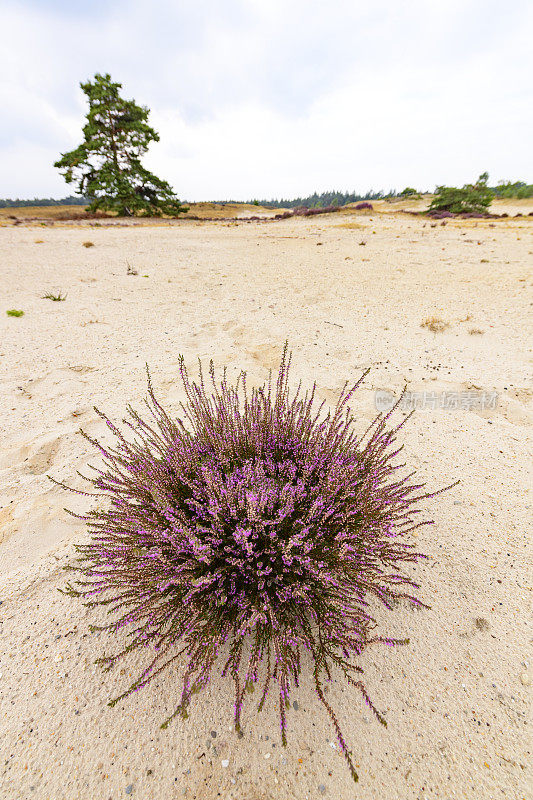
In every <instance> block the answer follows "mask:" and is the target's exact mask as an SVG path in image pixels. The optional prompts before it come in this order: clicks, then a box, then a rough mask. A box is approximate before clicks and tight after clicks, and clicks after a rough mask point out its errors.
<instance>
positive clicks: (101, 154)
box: [54, 73, 188, 216]
mask: <svg viewBox="0 0 533 800" xmlns="http://www.w3.org/2000/svg"><path fill="white" fill-rule="evenodd" d="M80 86H81V88H82V90H83V92H84V94H85V95H86V97H87V100H88V102H89V111H88V113H87V122H86V124H85V126H84V128H83V142H82V143H81V144H80V145H79V146H78V147H76V149H75V150H71V151H70V152H68V153H63V154H62V155H61V158H60V159H59V160H58V161H56V162H55V164H54V166H55V167H57V168H58V169H59V170H61V173H62V175H63V176H64V178H65V180H66V181H67V183H73V182H77V184H78V187H77V190H78V193H79V194H81V195H83V196H85V197H89V198H90V201H91V202H90V204H89V206H88V209H87V210H88V211H111V212H115V213H117V214H118V215H119V216H134V215H141V216H160V215H161V214H169V215H171V216H176V215H177V214H179V213H182V212H184V211H187V210H188V209H187V208H185V207H184V206H183V205H182V204H181V203H180V201H179V200H178V198H177V197H176V195H175V194H174V192H173V190H172V188H171V186H170V185H169V184H168V183H167V182H166V181H163V180H161V179H160V178H157V177H156V176H155V175H153V174H152V173H151V172H149V171H148V170H147V169H146V168H145V167H143V165H142V163H141V158H142V157H143V156H144V155H145V153H146V151H147V150H148V146H149V145H150V143H151V142H157V141H159V135H158V133H156V131H155V130H154V129H153V128H151V127H150V126H149V125H148V115H149V113H150V112H149V110H148V108H146V106H139V105H137V104H136V103H135V101H133V100H124V99H123V98H122V97H121V96H120V92H119V90H120V89H121V88H122V84H121V83H115V82H114V81H112V80H111V75H109V74H105V75H100V74H99V73H97V74H96V75H95V76H94V80H93V81H87V83H80Z"/></svg>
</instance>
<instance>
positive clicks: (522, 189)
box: [494, 181, 533, 200]
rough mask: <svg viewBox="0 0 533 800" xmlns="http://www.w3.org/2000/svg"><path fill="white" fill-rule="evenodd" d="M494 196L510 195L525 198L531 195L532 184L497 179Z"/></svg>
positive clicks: (532, 192) (532, 193)
mask: <svg viewBox="0 0 533 800" xmlns="http://www.w3.org/2000/svg"><path fill="white" fill-rule="evenodd" d="M494 193H495V195H496V197H512V198H516V199H518V200H526V199H527V198H529V197H533V184H530V183H525V182H524V181H515V182H514V183H513V182H512V181H498V185H497V186H496V188H495V189H494Z"/></svg>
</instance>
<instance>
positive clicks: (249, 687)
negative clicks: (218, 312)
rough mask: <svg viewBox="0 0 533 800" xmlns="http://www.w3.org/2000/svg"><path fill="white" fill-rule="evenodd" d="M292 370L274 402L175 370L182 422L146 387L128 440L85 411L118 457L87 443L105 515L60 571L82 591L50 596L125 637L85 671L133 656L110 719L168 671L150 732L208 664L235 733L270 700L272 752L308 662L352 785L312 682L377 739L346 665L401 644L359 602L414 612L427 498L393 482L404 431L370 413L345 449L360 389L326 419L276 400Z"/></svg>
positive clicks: (270, 393) (292, 400) (185, 703)
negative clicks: (176, 691) (336, 679)
mask: <svg viewBox="0 0 533 800" xmlns="http://www.w3.org/2000/svg"><path fill="white" fill-rule="evenodd" d="M290 363H291V357H290V355H288V354H287V345H285V348H284V351H283V356H282V360H281V364H280V368H279V373H278V376H277V381H276V385H275V387H272V381H271V377H269V380H268V383H267V384H265V385H263V386H262V387H260V388H254V389H253V390H252V391H251V392H249V391H248V389H247V383H246V373H244V372H241V374H240V375H239V377H238V378H237V380H236V383H235V384H234V385H231V384H230V383H228V380H227V377H226V369H224V372H223V377H222V379H221V380H217V378H216V376H215V370H214V366H213V362H212V361H211V362H210V369H209V374H210V377H211V384H212V388H211V390H210V391H208V390H207V389H206V387H205V384H204V379H203V375H202V368H201V363H200V377H199V383H196V382H194V381H191V380H190V379H189V376H188V373H187V370H186V368H185V364H184V359H183V357H182V356H180V375H181V379H182V382H183V386H184V390H185V395H186V401H185V403H184V404H181V411H182V416H181V417H180V418H178V419H172V418H171V417H170V416H169V415H168V413H167V412H166V411H165V410H164V409H163V407H162V406H161V405H160V403H159V402H158V400H157V399H156V397H155V395H154V392H153V389H152V385H151V380H150V375H148V392H149V399H148V400H147V404H148V407H149V409H150V411H151V414H152V416H153V420H151V421H150V423H148V422H145V421H144V420H143V419H142V418H141V417H140V416H139V414H138V413H137V412H135V411H134V410H133V409H132V408H131V407H129V406H128V413H129V415H130V416H129V419H128V420H124V422H125V423H126V424H127V425H128V426H129V428H130V430H132V431H133V433H134V434H135V439H134V441H133V442H130V441H128V440H127V439H126V438H125V437H124V435H123V433H122V432H121V431H120V430H119V429H118V428H117V427H116V426H115V425H113V424H112V423H111V422H110V421H109V420H108V419H107V417H106V416H105V415H104V414H102V413H101V412H100V411H97V413H98V414H99V415H100V416H101V418H102V419H104V420H105V421H106V423H107V425H108V427H109V428H110V430H111V431H112V433H113V434H114V436H115V437H116V439H117V443H116V445H115V447H114V448H111V447H104V446H103V445H101V444H100V443H98V442H97V441H95V440H93V439H91V438H89V437H88V436H86V438H87V439H88V440H89V441H90V442H91V443H92V444H93V445H95V446H96V447H97V448H98V449H99V451H100V453H101V455H102V456H103V457H104V464H103V466H102V467H101V468H99V469H97V470H96V471H95V476H94V477H92V478H90V479H89V478H87V480H89V481H90V482H91V483H92V484H93V486H94V488H95V489H96V490H97V494H100V495H104V496H105V497H106V498H107V499H108V500H109V504H108V507H107V508H106V509H105V510H94V511H91V512H90V513H89V514H88V515H87V516H84V517H81V518H82V519H84V520H86V521H87V525H88V531H89V533H90V534H91V537H90V539H89V540H88V543H85V544H82V545H79V546H77V547H76V550H77V552H78V558H77V560H76V562H75V563H74V564H70V565H69V566H68V567H67V569H71V570H74V571H78V572H80V573H81V577H80V578H79V579H78V580H76V581H74V582H73V583H71V584H68V585H67V587H66V588H65V590H63V591H64V592H65V593H66V594H70V595H72V596H75V597H81V598H82V599H83V600H84V601H85V604H86V605H89V606H93V605H95V606H97V605H105V606H107V609H108V612H109V614H111V615H112V620H111V621H109V622H107V624H104V625H101V626H92V630H97V631H107V632H108V633H110V634H114V633H116V632H118V631H119V630H121V629H124V632H125V633H126V641H127V644H126V645H125V646H124V647H122V649H120V650H119V652H117V653H115V654H114V655H111V656H104V657H103V658H101V659H99V662H100V663H101V664H102V665H103V666H104V667H105V668H106V669H111V668H112V667H113V666H114V665H115V664H116V663H117V662H118V661H121V660H122V659H123V658H124V657H125V656H127V654H129V653H132V652H133V651H135V650H140V651H142V652H146V654H147V661H146V663H145V664H144V665H143V667H142V668H140V670H142V671H140V674H139V676H138V678H137V679H136V680H135V681H134V682H133V684H131V686H129V687H128V688H127V689H126V690H125V691H124V692H122V693H121V694H120V695H119V697H117V698H115V699H114V700H112V701H111V702H110V705H114V704H115V703H117V702H118V701H120V700H122V699H123V698H125V697H127V696H128V695H130V694H131V693H132V692H134V691H136V690H138V689H140V688H142V687H143V686H145V685H146V684H147V683H149V682H150V681H151V680H152V679H153V678H154V677H156V676H157V675H158V674H159V673H161V672H162V671H163V670H165V669H166V668H169V667H170V666H171V665H172V666H173V667H177V666H178V663H181V679H180V681H181V698H180V700H179V702H177V705H176V706H175V707H174V710H173V712H172V713H171V714H170V716H169V717H168V719H167V720H166V721H165V722H164V723H163V725H162V727H166V726H167V725H168V723H169V722H170V721H171V720H172V718H173V717H175V716H176V715H177V714H181V715H182V716H183V717H187V716H188V707H189V704H190V701H191V698H192V695H193V694H195V693H196V692H198V691H200V690H201V689H202V688H204V687H205V686H206V684H207V683H208V681H209V679H210V676H211V673H212V671H213V669H214V667H215V665H216V664H217V662H218V661H219V657H220V659H221V668H222V669H221V674H222V676H225V675H228V676H230V677H231V678H232V679H233V681H234V684H235V704H234V712H233V715H234V723H235V730H236V731H237V732H239V733H240V732H241V714H242V708H243V704H244V700H245V698H246V696H247V694H248V692H252V691H253V689H254V685H255V684H257V683H259V684H260V687H261V691H260V700H259V705H258V710H261V708H262V707H263V705H264V703H265V700H266V698H267V696H268V695H269V691H270V689H271V688H272V687H273V686H276V687H277V692H276V693H277V696H278V703H279V719H280V727H281V739H282V743H283V744H284V745H285V744H286V725H287V722H286V714H287V709H288V708H289V695H290V691H291V688H292V687H293V686H298V682H299V678H300V674H301V670H302V661H301V658H302V654H303V653H304V652H306V653H307V654H308V656H309V657H310V659H311V664H312V673H311V678H312V682H313V686H314V690H315V692H316V695H317V697H318V698H319V700H320V702H321V703H322V704H323V705H324V707H325V709H326V711H327V713H328V715H329V717H330V719H331V721H332V723H333V726H334V728H335V732H336V736H337V739H338V742H339V746H340V748H341V750H342V752H343V754H344V757H345V759H346V761H347V763H348V766H349V769H350V772H351V775H352V777H353V779H354V780H357V774H356V771H355V767H354V763H353V757H352V754H351V752H350V750H349V749H348V746H347V744H346V742H345V740H344V737H343V735H342V732H341V729H340V727H339V723H338V721H337V717H336V715H335V712H334V710H333V709H332V707H331V706H330V704H329V703H328V700H327V699H326V696H325V693H324V689H325V685H324V684H325V682H328V681H330V680H331V679H332V674H333V671H334V670H338V671H339V672H340V674H341V675H342V676H343V677H344V679H345V680H346V681H347V682H348V683H349V684H351V685H352V686H353V687H355V688H356V689H358V690H359V691H360V692H361V694H362V695H363V698H364V700H365V702H366V704H367V705H368V706H369V708H370V709H371V710H372V711H373V713H374V714H375V716H376V717H377V719H378V720H379V721H380V722H381V723H382V724H383V725H385V724H386V723H385V720H384V718H383V717H382V715H381V714H380V713H379V712H378V711H377V709H376V708H375V706H374V704H373V703H372V701H371V700H370V698H369V697H368V695H367V693H366V690H365V687H364V684H363V683H362V682H361V680H360V679H359V677H358V673H362V672H363V670H362V668H361V667H360V666H359V665H357V664H355V663H354V659H356V658H357V657H358V656H360V655H361V654H362V652H363V651H364V649H365V648H366V647H367V646H368V645H370V644H372V643H375V642H382V643H385V644H387V645H391V646H392V645H399V644H407V642H408V639H400V640H399V639H393V638H389V637H387V636H379V635H375V632H374V629H375V627H376V623H375V621H374V618H373V616H372V609H371V606H370V604H369V601H371V600H372V598H374V599H376V600H379V601H381V603H383V604H384V605H385V606H386V607H387V608H389V609H390V608H392V607H393V605H394V604H395V603H396V601H398V600H400V599H404V600H406V601H408V602H410V603H413V604H415V605H419V606H423V605H424V604H423V603H421V602H420V601H419V600H418V599H417V598H416V597H415V596H414V594H413V591H414V590H415V589H416V588H418V585H417V584H416V583H415V582H414V581H413V580H412V579H411V578H410V577H409V576H408V575H406V574H404V573H403V572H402V571H401V567H402V565H404V564H410V563H414V562H416V561H417V560H418V559H420V558H425V557H426V556H424V555H422V554H421V553H418V552H416V550H415V545H414V544H413V543H412V542H411V541H409V537H408V534H409V533H410V532H412V531H413V530H414V529H416V528H419V527H421V526H423V525H428V524H431V522H430V521H419V514H420V510H419V509H418V504H419V502H420V501H421V500H424V499H426V498H429V497H433V496H435V495H436V494H438V493H439V492H434V493H431V494H430V493H426V492H424V491H422V489H423V485H417V484H416V483H413V482H412V481H411V477H412V473H411V474H409V475H407V476H405V477H401V473H399V472H398V471H397V470H399V469H400V470H401V468H402V467H403V466H404V465H403V464H399V465H398V464H396V463H395V457H396V456H397V454H398V453H399V451H400V450H401V447H398V446H397V445H396V444H395V440H396V434H397V432H398V430H399V428H401V426H402V425H403V424H404V422H405V419H407V417H406V418H405V419H403V420H402V421H401V422H400V423H399V424H397V425H396V426H395V427H390V426H389V424H388V417H389V416H390V413H392V412H390V413H389V414H387V415H386V416H385V417H383V416H382V415H378V416H377V417H376V419H375V420H374V422H373V423H372V424H371V425H370V426H369V427H368V428H367V430H366V432H365V433H364V434H363V435H362V436H360V437H358V436H356V434H355V432H354V429H353V423H354V417H353V416H352V414H351V410H350V407H349V406H348V402H349V401H350V398H351V397H352V396H353V394H354V392H355V390H356V389H357V387H358V386H359V384H360V383H361V381H362V380H363V378H364V375H363V377H362V378H361V379H360V380H359V381H357V382H356V383H355V385H354V386H352V387H351V388H348V384H345V386H344V388H343V390H342V392H341V395H340V398H339V400H338V402H337V405H336V407H335V409H334V410H332V411H330V412H329V413H327V414H325V413H322V409H323V406H324V403H322V404H321V405H320V407H319V408H318V409H316V408H315V405H314V397H315V390H316V384H315V385H314V386H313V388H312V390H311V391H309V392H306V393H305V396H302V393H301V384H300V385H299V386H298V388H297V389H296V391H295V392H294V393H293V395H292V396H291V392H290V390H289V381H288V378H289V368H290ZM365 374H366V373H365ZM60 485H61V486H64V484H60ZM65 488H69V487H65ZM72 491H77V490H72ZM440 491H444V490H440ZM88 494H90V493H88Z"/></svg>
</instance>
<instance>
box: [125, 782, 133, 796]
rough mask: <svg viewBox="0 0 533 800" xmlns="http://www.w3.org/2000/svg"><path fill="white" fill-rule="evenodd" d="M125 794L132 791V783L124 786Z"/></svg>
mask: <svg viewBox="0 0 533 800" xmlns="http://www.w3.org/2000/svg"><path fill="white" fill-rule="evenodd" d="M124 791H125V792H126V794H131V793H132V792H133V783H129V784H128V785H127V786H126V788H125V789H124Z"/></svg>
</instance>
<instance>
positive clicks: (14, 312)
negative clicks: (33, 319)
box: [6, 308, 24, 317]
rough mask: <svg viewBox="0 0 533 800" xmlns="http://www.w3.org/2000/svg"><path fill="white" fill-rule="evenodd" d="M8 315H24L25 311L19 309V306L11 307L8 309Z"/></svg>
mask: <svg viewBox="0 0 533 800" xmlns="http://www.w3.org/2000/svg"><path fill="white" fill-rule="evenodd" d="M6 314H7V316H8V317H23V316H24V311H19V310H18V309H17V308H10V309H8V310H7V311H6Z"/></svg>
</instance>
